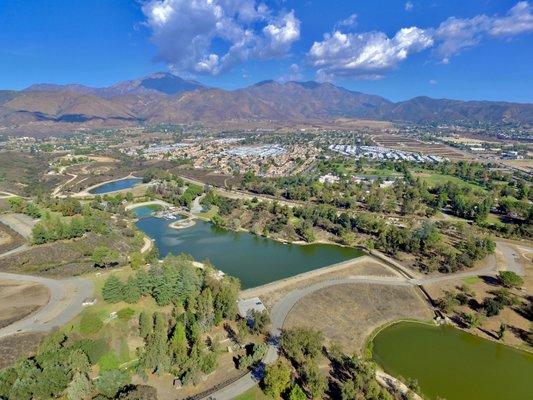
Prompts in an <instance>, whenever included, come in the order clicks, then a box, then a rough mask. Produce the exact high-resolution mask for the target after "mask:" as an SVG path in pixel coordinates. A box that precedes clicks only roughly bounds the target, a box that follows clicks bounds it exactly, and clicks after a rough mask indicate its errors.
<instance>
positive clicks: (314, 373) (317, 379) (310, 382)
mask: <svg viewBox="0 0 533 400" xmlns="http://www.w3.org/2000/svg"><path fill="white" fill-rule="evenodd" d="M302 376H303V379H304V381H305V386H306V387H307V390H308V391H309V394H310V396H311V398H313V399H321V398H322V397H324V392H325V391H326V388H327V380H326V378H325V377H324V376H323V375H322V374H321V373H320V369H319V368H318V365H317V364H316V362H314V361H312V362H308V363H306V364H305V365H304V367H303V374H302Z"/></svg>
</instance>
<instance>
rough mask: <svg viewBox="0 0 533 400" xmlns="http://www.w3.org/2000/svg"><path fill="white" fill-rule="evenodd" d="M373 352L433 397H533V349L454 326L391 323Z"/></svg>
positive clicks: (471, 399)
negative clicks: (514, 345) (493, 339)
mask: <svg viewBox="0 0 533 400" xmlns="http://www.w3.org/2000/svg"><path fill="white" fill-rule="evenodd" d="M373 357H374V360H375V361H376V362H377V363H378V364H379V365H380V366H381V367H382V368H383V369H384V370H385V371H386V372H387V373H389V374H391V375H393V376H400V375H401V376H403V377H406V378H407V377H409V378H415V379H417V380H418V383H419V384H420V387H421V390H422V392H423V394H424V396H425V397H426V398H429V399H436V398H437V396H440V397H441V398H444V399H446V400H531V399H533V354H531V353H527V352H523V351H519V350H516V349H514V348H512V347H509V346H505V345H502V344H499V343H495V342H491V341H489V340H485V339H482V338H479V337H477V336H474V335H471V334H469V333H466V332H464V331H461V330H459V329H456V328H453V327H451V326H440V327H435V326H430V325H425V324H420V323H415V322H400V323H397V324H394V325H391V326H389V327H387V328H385V329H384V330H382V331H381V332H379V333H378V334H377V336H376V337H375V338H374V340H373Z"/></svg>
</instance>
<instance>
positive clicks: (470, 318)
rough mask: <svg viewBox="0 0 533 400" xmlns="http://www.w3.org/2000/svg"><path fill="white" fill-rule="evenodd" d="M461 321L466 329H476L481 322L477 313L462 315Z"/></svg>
mask: <svg viewBox="0 0 533 400" xmlns="http://www.w3.org/2000/svg"><path fill="white" fill-rule="evenodd" d="M462 320H463V322H464V324H465V325H466V326H467V328H470V329H472V328H476V327H477V326H478V325H479V323H480V322H481V321H480V319H479V315H478V314H477V313H463V314H462Z"/></svg>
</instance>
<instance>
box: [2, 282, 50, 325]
mask: <svg viewBox="0 0 533 400" xmlns="http://www.w3.org/2000/svg"><path fill="white" fill-rule="evenodd" d="M49 299H50V293H49V292H48V289H47V288H46V287H44V286H42V285H38V284H35V283H28V282H13V281H3V280H0V328H3V327H5V326H8V325H10V324H12V323H13V322H15V321H18V320H20V319H22V318H24V317H26V316H28V315H30V314H32V313H33V312H35V311H37V310H38V309H40V308H41V307H43V306H44V305H45V304H46V303H48V300H49Z"/></svg>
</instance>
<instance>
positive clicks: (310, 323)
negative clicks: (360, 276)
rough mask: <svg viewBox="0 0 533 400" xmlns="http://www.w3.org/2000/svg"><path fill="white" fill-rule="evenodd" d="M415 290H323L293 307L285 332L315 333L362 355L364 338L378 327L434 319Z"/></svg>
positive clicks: (360, 287)
mask: <svg viewBox="0 0 533 400" xmlns="http://www.w3.org/2000/svg"><path fill="white" fill-rule="evenodd" d="M415 290H416V289H414V288H411V287H397V286H385V285H383V286H382V285H369V284H364V283H356V284H347V285H337V286H331V287H328V288H324V289H322V290H319V291H317V292H315V293H312V294H310V295H308V296H306V297H304V298H303V299H302V300H300V301H299V302H298V303H296V305H295V306H294V308H293V309H292V311H291V312H290V313H289V315H288V317H287V319H286V320H285V324H284V328H287V329H290V328H296V327H305V328H310V329H316V330H319V331H322V332H323V333H324V336H325V338H326V342H328V343H330V344H331V343H335V342H337V343H339V344H340V345H341V346H342V347H343V349H344V351H345V352H348V353H350V352H354V351H355V352H358V353H361V350H362V347H363V345H364V342H365V340H366V338H367V336H368V335H370V333H371V332H372V331H374V330H375V329H376V328H378V327H379V326H381V325H383V324H385V323H387V322H389V321H393V320H396V319H402V318H415V319H421V320H428V319H431V318H432V317H433V312H432V311H431V310H430V309H429V307H428V305H427V304H426V303H425V301H424V300H422V298H421V297H420V295H419V294H418V293H416V292H415Z"/></svg>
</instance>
